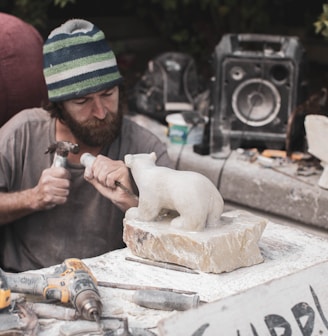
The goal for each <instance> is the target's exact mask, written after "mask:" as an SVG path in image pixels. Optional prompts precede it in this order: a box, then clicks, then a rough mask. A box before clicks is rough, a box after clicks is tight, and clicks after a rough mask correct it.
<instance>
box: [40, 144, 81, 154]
mask: <svg viewBox="0 0 328 336" xmlns="http://www.w3.org/2000/svg"><path fill="white" fill-rule="evenodd" d="M79 151H80V148H79V145H78V144H73V143H71V142H70V141H57V142H55V143H53V144H51V145H50V146H49V147H48V149H47V151H46V152H45V154H47V153H54V152H56V154H57V155H59V156H62V157H67V156H68V154H69V152H71V153H73V154H78V152H79Z"/></svg>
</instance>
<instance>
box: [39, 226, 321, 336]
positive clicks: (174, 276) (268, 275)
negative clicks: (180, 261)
mask: <svg viewBox="0 0 328 336" xmlns="http://www.w3.org/2000/svg"><path fill="white" fill-rule="evenodd" d="M259 246H260V249H261V253H262V254H263V257H264V262H263V263H261V264H258V265H255V266H251V267H245V268H240V269H237V270H235V271H233V272H230V273H221V274H207V273H202V272H199V273H198V274H190V273H186V272H179V271H173V270H169V269H164V268H159V267H154V266H149V265H145V264H142V263H138V262H135V261H129V260H127V259H126V257H134V256H133V255H131V253H130V251H129V250H128V249H127V248H125V249H122V250H116V251H113V252H110V253H107V254H104V255H101V256H99V257H96V258H90V259H85V260H84V262H85V263H86V265H88V266H89V267H90V268H91V271H92V272H93V274H94V275H95V277H96V278H97V280H98V281H106V282H110V283H120V284H131V285H145V286H156V287H163V288H173V289H179V290H188V291H194V292H197V293H198V294H199V295H200V300H201V301H206V302H214V301H218V300H223V299H226V298H229V297H230V296H233V295H235V294H238V293H243V292H245V293H246V292H247V291H249V290H250V289H253V288H254V287H256V286H260V285H263V284H266V283H274V280H277V279H281V278H283V277H286V276H289V275H291V274H294V273H298V272H302V271H303V270H305V269H307V268H309V267H312V266H314V265H316V264H320V263H325V262H327V260H328V240H327V239H325V238H322V237H319V236H314V235H311V234H309V233H306V232H304V231H301V230H299V229H295V228H291V227H287V226H283V225H280V224H276V223H272V222H268V224H267V226H266V228H265V230H264V232H263V235H262V237H261V240H260V243H259ZM326 269H327V268H326ZM52 270H53V268H47V269H44V270H40V271H38V272H41V271H42V272H45V273H51V272H52ZM327 276H328V274H327ZM323 286H326V284H323ZM295 288H297V285H295ZM99 290H100V294H101V296H102V300H103V304H104V312H103V314H104V315H105V316H112V317H119V318H122V317H124V318H127V320H128V324H129V326H130V327H133V328H134V327H135V328H147V329H150V330H152V331H153V332H155V333H156V334H160V331H159V330H158V328H157V327H158V323H159V322H160V321H161V320H163V319H164V320H165V319H167V318H170V317H172V316H173V315H174V314H181V313H182V314H183V313H186V312H176V311H173V312H170V311H161V310H154V309H147V308H143V307H140V306H138V305H136V304H134V303H132V302H131V297H132V295H133V292H134V291H133V290H124V289H117V288H107V287H99ZM276 297H277V300H280V301H283V300H284V297H281V298H279V293H276ZM268 304H269V303H268ZM204 306H207V305H206V304H205V305H202V306H201V307H200V308H202V307H204ZM218 318H219V317H218ZM40 323H41V328H40V332H39V335H47V336H51V335H60V333H59V330H60V328H62V326H63V325H65V324H66V325H67V323H75V324H78V323H80V322H79V321H74V322H67V321H66V322H65V321H56V320H44V321H42V320H40ZM165 335H166V334H165ZM190 335H191V334H190ZM199 335H202V334H199ZM204 335H210V333H208V334H206V333H204ZM234 335H236V334H234ZM252 335H253V334H252ZM268 335H269V334H268ZM286 335H287V334H286ZM293 335H294V334H293ZM309 335H310V334H309ZM173 336H174V335H173Z"/></svg>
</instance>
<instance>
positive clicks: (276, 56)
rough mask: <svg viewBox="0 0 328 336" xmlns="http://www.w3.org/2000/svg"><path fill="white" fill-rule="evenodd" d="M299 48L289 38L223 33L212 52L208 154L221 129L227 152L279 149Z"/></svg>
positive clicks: (298, 70)
mask: <svg viewBox="0 0 328 336" xmlns="http://www.w3.org/2000/svg"><path fill="white" fill-rule="evenodd" d="M304 55H305V52H304V48H303V47H302V45H301V43H300V41H299V39H298V38H297V37H294V36H276V35H264V34H227V35H224V36H223V37H222V39H221V41H220V42H219V44H218V45H217V46H216V47H215V50H214V53H213V66H214V70H213V71H214V77H213V82H212V90H211V104H212V106H211V107H212V113H211V119H212V120H211V129H210V133H211V136H210V138H211V140H210V142H211V145H210V148H211V149H210V152H211V153H213V152H215V151H217V150H220V146H221V144H222V127H223V129H224V130H225V132H226V133H228V134H229V139H230V145H231V148H232V149H234V148H237V147H261V148H268V147H270V148H275V149H283V148H284V146H285V141H286V129H287V123H288V118H289V115H290V114H291V111H292V110H293V109H294V108H295V107H296V106H297V105H298V104H299V102H300V99H301V90H302V87H303V86H302V77H303V75H302V71H303V65H304Z"/></svg>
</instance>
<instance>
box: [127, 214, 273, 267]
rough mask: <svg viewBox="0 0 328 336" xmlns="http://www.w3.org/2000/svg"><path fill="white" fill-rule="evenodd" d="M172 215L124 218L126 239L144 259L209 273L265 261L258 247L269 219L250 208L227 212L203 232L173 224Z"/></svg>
mask: <svg viewBox="0 0 328 336" xmlns="http://www.w3.org/2000/svg"><path fill="white" fill-rule="evenodd" d="M171 219H172V218H167V217H163V218H162V219H161V220H160V221H156V222H155V221H154V222H140V221H135V220H131V219H129V220H127V219H124V232H123V239H124V242H125V243H126V245H127V247H128V248H129V249H130V250H131V252H132V253H133V254H134V255H136V256H138V257H141V258H146V259H150V260H155V261H161V262H168V263H173V264H177V265H182V266H185V267H188V268H191V269H193V270H199V271H202V272H206V273H222V272H231V271H233V270H235V269H237V268H240V267H245V266H251V265H255V264H259V263H261V262H263V257H262V255H261V252H260V250H259V247H258V242H259V239H260V238H261V235H262V233H263V230H264V229H265V226H266V224H267V222H268V221H267V219H265V218H263V217H259V216H255V215H253V214H251V213H250V212H247V211H242V210H234V211H228V212H225V213H223V214H222V216H221V226H220V227H217V228H206V229H205V230H204V231H201V232H191V231H182V230H177V229H174V228H172V227H170V225H169V223H170V221H171Z"/></svg>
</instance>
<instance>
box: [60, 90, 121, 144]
mask: <svg viewBox="0 0 328 336" xmlns="http://www.w3.org/2000/svg"><path fill="white" fill-rule="evenodd" d="M118 103H119V89H118V87H117V86H116V87H114V88H112V89H110V90H103V91H100V92H96V93H92V94H89V95H87V96H85V97H82V98H78V99H71V100H68V101H65V102H63V111H62V116H63V119H64V121H65V124H66V125H67V126H68V127H69V128H70V130H71V131H72V133H73V135H74V136H75V137H76V138H77V139H78V140H80V141H82V142H83V143H84V144H86V145H88V146H92V147H99V146H100V147H102V146H103V145H105V144H106V143H112V142H113V141H114V140H115V138H116V137H117V136H118V134H119V132H120V129H121V124H122V111H119V108H118V105H119V104H118Z"/></svg>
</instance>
